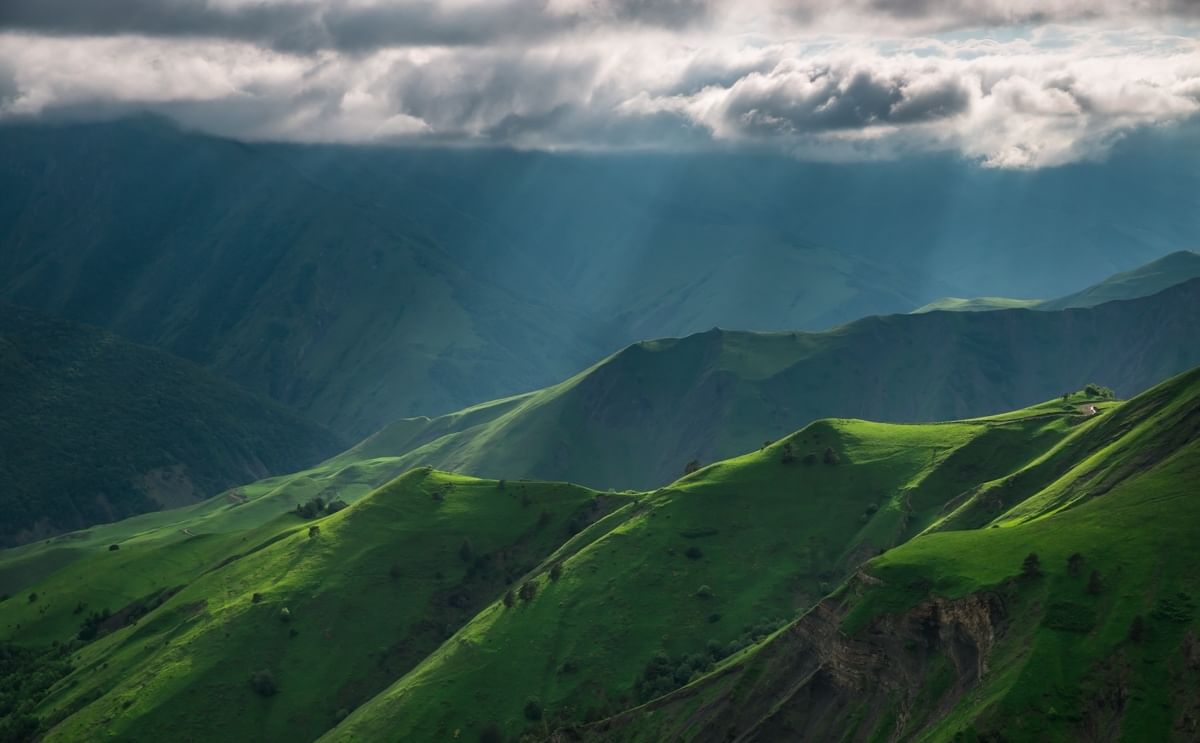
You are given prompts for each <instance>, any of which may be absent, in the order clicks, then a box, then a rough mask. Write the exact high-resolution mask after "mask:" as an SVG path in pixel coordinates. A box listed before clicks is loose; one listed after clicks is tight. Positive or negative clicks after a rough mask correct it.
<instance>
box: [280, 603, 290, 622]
mask: <svg viewBox="0 0 1200 743" xmlns="http://www.w3.org/2000/svg"><path fill="white" fill-rule="evenodd" d="M279 621H281V622H283V623H284V624H287V623H288V622H290V621H292V611H291V609H288V608H287V607H286V606H285V607H283V608H282V609H280V610H279Z"/></svg>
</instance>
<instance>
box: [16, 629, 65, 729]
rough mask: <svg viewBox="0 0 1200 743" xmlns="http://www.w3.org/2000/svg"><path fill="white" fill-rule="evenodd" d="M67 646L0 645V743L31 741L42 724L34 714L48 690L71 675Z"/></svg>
mask: <svg viewBox="0 0 1200 743" xmlns="http://www.w3.org/2000/svg"><path fill="white" fill-rule="evenodd" d="M70 655H71V648H70V646H69V645H68V644H63V645H60V646H59V647H57V648H49V649H46V650H34V649H31V648H24V647H19V646H17V645H12V644H9V643H0V743H26V742H27V741H31V740H34V739H35V738H36V737H37V733H38V731H39V729H40V728H41V723H40V721H39V720H38V718H37V717H36V716H35V715H34V711H35V710H36V709H37V706H38V704H39V703H40V702H41V701H42V699H44V698H45V696H46V694H47V693H49V691H50V687H51V686H53V685H54V684H55V683H56V682H57V681H58V680H59V679H61V678H63V677H64V676H66V675H67V674H68V673H70V672H71V670H72V667H71V660H70Z"/></svg>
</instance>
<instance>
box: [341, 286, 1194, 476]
mask: <svg viewBox="0 0 1200 743" xmlns="http://www.w3.org/2000/svg"><path fill="white" fill-rule="evenodd" d="M1197 334H1200V280H1195V281H1192V282H1188V283H1185V284H1182V285H1179V286H1176V287H1173V288H1171V289H1168V290H1166V291H1165V292H1163V293H1160V294H1158V295H1155V296H1152V297H1146V298H1142V299H1138V300H1131V301H1128V302H1115V303H1108V304H1105V305H1102V306H1100V307H1096V308H1092V309H1077V310H1067V311H1062V312H1027V311H1022V310H1014V311H1010V312H993V313H930V314H925V315H894V316H888V317H872V318H867V319H864V320H861V321H858V322H855V323H851V324H849V325H845V326H842V327H840V328H836V329H834V330H831V331H827V332H823V333H765V334H764V333H745V332H728V331H711V332H708V333H701V334H698V335H694V336H689V337H687V338H682V339H668V340H660V341H649V342H645V343H639V344H636V345H634V346H630V347H629V348H627V349H625V350H623V351H621V352H620V353H618V354H615V355H614V356H612V357H610V358H608V359H606V360H604V361H602V362H601V363H599V364H597V365H595V366H593V367H592V368H590V369H587V370H585V371H584V372H582V373H580V374H578V375H576V376H575V377H572V378H571V379H569V380H567V381H565V382H562V383H560V384H557V385H554V386H552V387H548V388H546V389H544V390H540V391H538V392H536V393H531V394H528V395H523V396H519V397H515V398H509V399H506V400H502V401H497V402H496V403H493V404H488V405H483V406H477V407H475V408H472V409H469V410H466V411H463V412H461V413H457V414H455V415H453V416H446V417H442V418H435V419H432V420H428V419H418V420H405V421H400V422H399V423H397V424H394V425H393V426H391V427H388V428H385V429H384V430H383V431H381V432H380V433H379V434H377V435H376V436H375V437H374V438H373V439H371V440H368V442H366V443H365V444H364V447H365V448H364V450H363V451H364V452H365V453H369V454H371V455H375V456H382V455H385V454H386V455H390V456H398V457H400V459H401V461H403V462H405V463H407V464H409V465H410V466H419V465H425V464H428V465H432V466H435V467H437V468H439V469H445V470H452V471H461V472H471V473H475V474H479V475H485V476H491V477H537V478H545V479H564V480H571V481H573V482H582V483H585V484H587V485H590V486H593V487H600V488H607V487H615V488H627V487H635V488H644V487H653V486H656V485H660V484H664V483H667V482H670V481H671V480H673V479H674V478H675V477H677V476H678V475H679V474H680V473H681V472H682V470H683V467H684V465H685V464H686V463H687V462H689V461H691V460H692V459H700V460H701V461H704V462H707V461H714V460H717V459H721V458H725V457H729V456H733V455H736V454H737V453H739V452H743V451H747V450H749V449H752V448H755V447H756V446H758V445H759V444H760V443H761V441H762V440H763V439H764V438H767V437H772V436H779V435H783V434H785V433H787V432H788V431H792V430H795V429H796V428H798V427H800V426H802V425H804V424H806V423H808V422H810V421H812V420H817V419H820V418H824V417H848V416H863V417H868V416H869V417H871V418H876V419H882V420H893V421H895V420H899V421H920V420H945V419H949V418H958V417H965V416H971V415H981V414H988V413H994V412H996V411H999V410H1008V409H1013V408H1019V407H1022V406H1024V405H1028V404H1031V403H1033V402H1034V401H1036V400H1041V399H1046V398H1047V397H1050V396H1052V395H1055V394H1058V393H1059V392H1061V390H1064V389H1075V388H1078V387H1079V386H1080V385H1082V384H1084V383H1086V382H1088V381H1101V382H1103V383H1105V384H1108V385H1111V386H1113V387H1115V388H1116V389H1117V391H1118V392H1119V393H1122V394H1132V393H1134V392H1136V391H1139V390H1142V389H1145V388H1147V387H1149V386H1150V385H1152V384H1154V383H1156V382H1158V381H1161V380H1162V379H1165V378H1167V377H1169V376H1170V375H1171V374H1175V373H1178V372H1180V371H1182V370H1183V369H1186V368H1188V367H1190V366H1192V365H1194V364H1196V363H1200V347H1197V346H1196V344H1195V343H1194V342H1193V339H1194V338H1195V337H1196V336H1197Z"/></svg>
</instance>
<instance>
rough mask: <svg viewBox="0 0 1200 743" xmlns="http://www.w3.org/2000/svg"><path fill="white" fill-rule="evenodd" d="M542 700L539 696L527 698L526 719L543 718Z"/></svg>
mask: <svg viewBox="0 0 1200 743" xmlns="http://www.w3.org/2000/svg"><path fill="white" fill-rule="evenodd" d="M542 711H543V710H542V700H540V699H538V698H537V697H529V698H528V699H526V700H525V719H526V720H540V719H542Z"/></svg>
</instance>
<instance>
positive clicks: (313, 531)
mask: <svg viewBox="0 0 1200 743" xmlns="http://www.w3.org/2000/svg"><path fill="white" fill-rule="evenodd" d="M320 535H321V527H319V526H317V525H316V524H313V525H312V526H310V527H308V538H309V539H315V538H317V537H319V536H320Z"/></svg>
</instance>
